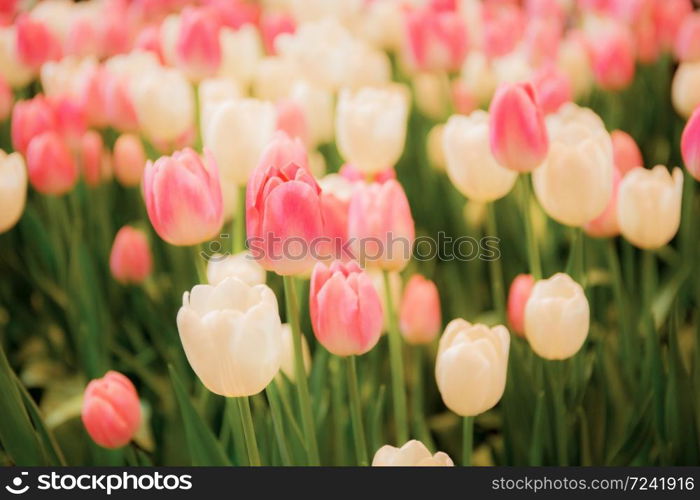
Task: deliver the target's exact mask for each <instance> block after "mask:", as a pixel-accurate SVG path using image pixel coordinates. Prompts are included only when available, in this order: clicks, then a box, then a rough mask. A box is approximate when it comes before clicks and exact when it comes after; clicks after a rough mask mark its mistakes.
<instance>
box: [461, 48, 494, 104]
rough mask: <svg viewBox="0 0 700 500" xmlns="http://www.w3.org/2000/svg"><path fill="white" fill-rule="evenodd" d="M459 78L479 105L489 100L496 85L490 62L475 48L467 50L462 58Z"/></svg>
mask: <svg viewBox="0 0 700 500" xmlns="http://www.w3.org/2000/svg"><path fill="white" fill-rule="evenodd" d="M460 79H461V81H462V83H463V84H464V85H465V86H466V88H467V89H468V90H469V92H470V93H471V94H472V95H473V96H474V97H475V98H476V100H477V101H478V102H479V104H481V105H486V104H488V103H489V102H490V101H491V98H492V97H493V94H494V92H496V86H497V85H498V82H497V81H496V75H495V74H494V71H493V68H492V67H491V63H490V62H489V60H488V58H487V57H486V55H484V53H483V52H480V51H477V50H474V51H471V52H469V54H468V55H467V57H466V59H465V60H464V63H463V64H462V70H461V72H460Z"/></svg>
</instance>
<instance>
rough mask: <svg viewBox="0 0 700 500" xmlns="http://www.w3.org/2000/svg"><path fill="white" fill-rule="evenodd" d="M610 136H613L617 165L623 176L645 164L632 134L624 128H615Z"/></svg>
mask: <svg viewBox="0 0 700 500" xmlns="http://www.w3.org/2000/svg"><path fill="white" fill-rule="evenodd" d="M610 137H611V138H612V144H613V154H614V157H615V167H616V168H617V170H618V171H619V172H620V174H621V175H622V176H624V175H625V174H627V172H629V171H630V170H632V169H634V168H637V167H643V166H644V160H643V159H642V152H641V151H640V150H639V146H637V143H636V142H635V140H634V139H633V138H632V136H631V135H629V134H628V133H627V132H623V131H622V130H613V131H612V132H611V133H610Z"/></svg>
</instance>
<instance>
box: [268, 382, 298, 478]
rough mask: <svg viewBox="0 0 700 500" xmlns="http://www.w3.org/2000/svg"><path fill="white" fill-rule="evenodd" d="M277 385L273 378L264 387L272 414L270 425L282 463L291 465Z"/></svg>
mask: <svg viewBox="0 0 700 500" xmlns="http://www.w3.org/2000/svg"><path fill="white" fill-rule="evenodd" d="M277 390H278V389H277V385H276V383H275V381H274V380H273V381H272V382H271V383H270V384H269V385H268V386H267V389H265V392H266V393H267V401H268V403H269V404H270V413H271V414H272V427H273V429H274V432H275V439H276V441H277V447H278V448H279V452H280V458H281V459H282V465H285V466H286V465H292V458H291V456H290V455H289V448H288V447H287V437H286V436H285V434H284V425H283V420H282V406H281V403H280V400H279V397H280V395H279V393H278V392H277Z"/></svg>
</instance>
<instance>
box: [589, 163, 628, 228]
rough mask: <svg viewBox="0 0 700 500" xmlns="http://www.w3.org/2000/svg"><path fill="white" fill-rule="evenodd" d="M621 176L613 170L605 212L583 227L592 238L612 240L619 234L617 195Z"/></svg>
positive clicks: (615, 169)
mask: <svg viewBox="0 0 700 500" xmlns="http://www.w3.org/2000/svg"><path fill="white" fill-rule="evenodd" d="M621 180H622V174H621V173H620V171H619V170H618V169H617V168H614V169H613V190H612V195H611V196H610V201H609V202H608V204H607V205H606V207H605V210H604V211H603V213H602V214H600V215H599V216H598V217H596V218H595V219H593V220H592V221H590V222H589V223H587V224H586V225H585V226H584V230H585V231H586V233H587V234H588V235H590V236H593V237H594V238H612V237H615V236H617V235H619V234H620V226H619V224H618V223H617V193H618V191H619V189H620V181H621Z"/></svg>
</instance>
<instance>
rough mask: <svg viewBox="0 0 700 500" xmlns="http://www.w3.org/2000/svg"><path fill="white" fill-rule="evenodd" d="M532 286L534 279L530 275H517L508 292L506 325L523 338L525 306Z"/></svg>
mask: <svg viewBox="0 0 700 500" xmlns="http://www.w3.org/2000/svg"><path fill="white" fill-rule="evenodd" d="M534 286H535V278H533V277H532V275H531V274H519V275H518V276H516V277H515V279H514V280H513V283H512V284H511V285H510V291H509V292H508V323H509V324H510V326H511V329H512V330H513V331H514V332H515V333H516V334H517V335H518V336H520V337H524V336H525V306H526V305H527V301H528V299H529V298H530V294H531V293H532V288H533V287H534Z"/></svg>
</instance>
